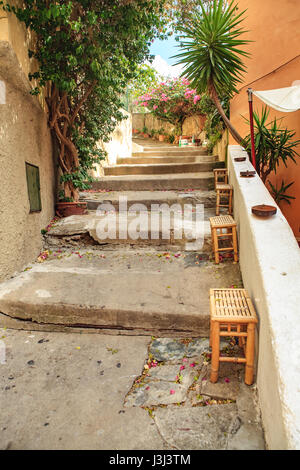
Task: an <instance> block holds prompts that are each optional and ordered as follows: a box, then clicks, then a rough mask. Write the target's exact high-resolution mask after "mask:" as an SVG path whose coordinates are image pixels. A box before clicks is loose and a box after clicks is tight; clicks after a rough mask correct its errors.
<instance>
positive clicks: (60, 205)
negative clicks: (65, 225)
mask: <svg viewBox="0 0 300 470" xmlns="http://www.w3.org/2000/svg"><path fill="white" fill-rule="evenodd" d="M55 213H56V215H57V216H58V217H69V216H70V215H83V214H86V213H87V203H86V202H57V203H56V211H55Z"/></svg>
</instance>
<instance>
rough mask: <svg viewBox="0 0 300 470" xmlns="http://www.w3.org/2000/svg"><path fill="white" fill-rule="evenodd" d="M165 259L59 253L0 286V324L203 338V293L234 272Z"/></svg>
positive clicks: (191, 259) (192, 259) (192, 260)
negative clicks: (11, 321)
mask: <svg viewBox="0 0 300 470" xmlns="http://www.w3.org/2000/svg"><path fill="white" fill-rule="evenodd" d="M104 253H105V254H104ZM55 255H56V256H55ZM165 255H166V256H164V255H163V254H161V253H157V252H154V251H152V252H142V251H139V252H132V251H131V252H130V250H129V251H128V252H124V251H122V252H115V251H111V252H103V251H97V250H94V251H92V252H91V251H84V250H83V251H81V252H80V251H77V252H76V253H75V252H74V253H73V254H72V253H70V252H65V253H63V252H61V250H59V251H58V252H54V253H52V255H51V256H50V260H49V261H45V262H44V263H36V264H33V265H31V266H29V269H28V270H26V271H25V272H23V273H20V274H19V275H17V276H16V277H15V278H12V279H11V280H9V281H7V282H4V283H2V284H1V285H0V312H1V313H2V314H3V315H2V320H3V319H5V316H8V317H11V318H14V319H17V320H21V321H27V322H28V323H34V324H48V325H49V324H51V323H52V324H53V325H55V326H57V325H60V326H63V327H66V326H70V327H77V328H78V330H80V329H81V328H87V327H88V328H106V329H108V330H109V329H118V330H122V329H125V330H129V331H130V330H135V329H136V328H137V329H139V331H141V332H142V331H143V332H144V334H146V335H149V334H153V333H154V334H156V333H157V330H159V329H161V330H164V331H165V332H167V331H168V330H170V331H171V332H172V333H173V334H174V332H178V333H180V334H182V333H187V334H193V335H194V336H197V335H198V336H207V335H208V331H209V302H208V301H209V299H208V292H209V287H210V286H211V285H216V287H218V286H220V287H229V286H230V285H231V284H232V283H236V282H240V273H239V270H238V265H233V264H232V263H224V264H222V265H219V267H218V268H216V267H215V265H214V264H212V263H210V262H206V263H205V264H203V265H199V264H196V263H198V261H197V258H196V256H197V255H194V254H193V255H191V254H189V255H185V254H184V253H180V254H178V256H179V255H180V256H179V257H178V258H176V257H175V256H172V254H171V253H169V254H168V253H166V254H165ZM58 258H60V259H58ZM195 274H197V275H195ZM2 324H3V325H4V326H5V320H3V323H2Z"/></svg>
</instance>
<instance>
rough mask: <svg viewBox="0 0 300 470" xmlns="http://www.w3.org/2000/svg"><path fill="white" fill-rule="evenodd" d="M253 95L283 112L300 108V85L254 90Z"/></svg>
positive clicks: (290, 111)
mask: <svg viewBox="0 0 300 470" xmlns="http://www.w3.org/2000/svg"><path fill="white" fill-rule="evenodd" d="M253 95H255V96H257V97H258V98H259V99H261V100H262V101H263V102H264V103H266V104H267V105H268V106H271V108H274V109H276V110H277V111H282V112H283V113H292V112H293V111H298V109H300V86H290V87H287V88H278V89H276V90H265V91H254V90H253Z"/></svg>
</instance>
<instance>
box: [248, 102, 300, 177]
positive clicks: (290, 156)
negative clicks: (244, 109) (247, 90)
mask: <svg viewBox="0 0 300 470" xmlns="http://www.w3.org/2000/svg"><path fill="white" fill-rule="evenodd" d="M253 117H254V139H255V156H256V169H257V172H258V174H259V175H260V177H261V179H262V180H263V182H264V183H265V182H266V179H267V177H268V175H269V174H270V173H271V172H273V171H274V173H276V170H277V168H278V166H279V165H280V164H281V163H283V164H284V166H285V167H287V165H288V162H289V161H290V160H292V161H293V162H294V163H296V156H299V154H298V153H297V152H296V150H295V148H296V147H297V146H298V145H300V140H293V139H294V136H295V132H293V131H290V130H288V129H286V128H282V127H280V124H279V123H278V120H277V119H276V118H275V119H274V120H273V121H271V122H269V123H267V120H268V117H269V110H268V109H267V107H264V108H263V109H262V112H261V115H259V114H258V113H256V112H254V113H253ZM248 122H249V121H248ZM244 147H245V149H246V150H247V152H248V153H249V154H250V153H251V136H250V134H249V135H248V136H246V137H245V139H244Z"/></svg>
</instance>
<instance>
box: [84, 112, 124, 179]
mask: <svg viewBox="0 0 300 470" xmlns="http://www.w3.org/2000/svg"><path fill="white" fill-rule="evenodd" d="M121 111H122V114H123V115H124V116H125V117H126V119H123V121H121V122H120V123H119V124H118V125H117V126H116V128H115V130H114V132H113V133H112V134H111V138H110V141H109V142H99V146H100V147H101V148H103V149H104V150H105V151H106V152H107V157H106V159H105V160H103V161H102V162H101V163H100V164H99V165H96V168H97V169H96V170H93V171H92V175H93V176H94V177H97V176H103V167H104V166H106V165H115V164H116V163H117V160H118V158H128V157H131V156H132V116H131V114H130V113H128V112H127V111H126V110H125V109H122V110H121Z"/></svg>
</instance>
